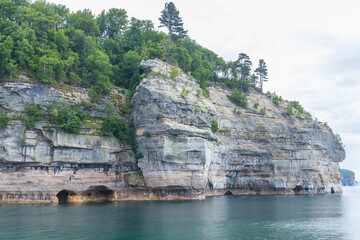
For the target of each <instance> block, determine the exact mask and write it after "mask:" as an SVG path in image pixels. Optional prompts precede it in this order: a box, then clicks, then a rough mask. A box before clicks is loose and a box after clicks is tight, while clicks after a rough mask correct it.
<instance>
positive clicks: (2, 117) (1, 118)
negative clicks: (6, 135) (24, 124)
mask: <svg viewBox="0 0 360 240" xmlns="http://www.w3.org/2000/svg"><path fill="white" fill-rule="evenodd" d="M9 121H10V117H9V116H8V114H7V112H1V113H0V129H1V130H4V129H5V128H6V127H7V125H8V122H9Z"/></svg>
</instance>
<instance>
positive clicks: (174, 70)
mask: <svg viewBox="0 0 360 240" xmlns="http://www.w3.org/2000/svg"><path fill="white" fill-rule="evenodd" d="M169 75H170V78H171V79H172V80H174V81H176V79H177V77H178V76H179V69H178V68H177V67H174V66H171V67H170V72H169Z"/></svg>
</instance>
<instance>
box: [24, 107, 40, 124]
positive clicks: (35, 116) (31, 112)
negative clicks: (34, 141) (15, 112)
mask: <svg viewBox="0 0 360 240" xmlns="http://www.w3.org/2000/svg"><path fill="white" fill-rule="evenodd" d="M25 114H26V117H25V126H26V127H34V126H35V122H37V121H40V120H42V118H43V117H44V115H45V108H44V107H42V106H39V105H36V104H33V105H29V106H26V107H25Z"/></svg>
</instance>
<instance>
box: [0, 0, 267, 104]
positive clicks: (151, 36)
mask: <svg viewBox="0 0 360 240" xmlns="http://www.w3.org/2000/svg"><path fill="white" fill-rule="evenodd" d="M159 21H160V26H162V27H166V28H167V30H168V34H165V33H162V32H158V31H156V30H155V29H154V24H153V23H152V22H151V21H149V20H140V19H136V18H129V17H128V14H127V12H126V10H125V9H117V8H112V9H110V10H108V11H102V12H101V13H100V14H99V15H98V16H96V15H94V14H93V13H92V12H91V11H90V10H87V9H84V10H81V11H76V12H71V11H70V10H69V9H68V8H66V6H63V5H56V4H53V3H48V2H46V1H44V0H41V1H35V2H33V3H32V2H30V1H26V0H20V1H19V0H17V1H11V0H0V79H9V78H17V75H18V73H26V74H28V75H30V77H32V78H33V79H37V80H38V81H40V82H42V83H45V84H56V83H60V82H65V83H67V84H77V85H83V86H87V87H89V89H90V90H89V95H91V96H92V99H93V100H96V98H97V97H99V96H101V95H103V94H106V93H107V92H109V89H110V88H111V86H113V85H116V86H120V87H123V88H126V89H130V90H134V89H135V88H136V86H137V85H138V84H139V83H140V81H141V78H142V77H143V72H142V69H141V66H140V61H141V60H143V59H144V60H147V59H155V58H158V59H161V60H167V61H168V62H169V63H171V64H172V65H175V66H178V67H180V68H181V69H182V70H183V71H184V72H186V73H190V74H191V75H192V76H193V77H194V78H195V79H196V80H197V81H198V82H199V84H200V86H201V88H202V89H203V90H204V94H206V92H207V90H206V88H207V86H208V85H209V83H210V82H219V83H222V84H224V85H226V86H227V87H229V88H230V89H233V88H237V89H239V90H242V91H247V89H248V88H249V86H250V85H252V86H255V84H256V80H257V79H256V76H255V75H251V61H250V58H249V57H248V56H247V55H246V54H244V53H241V54H239V58H238V59H237V61H234V62H232V61H230V62H227V61H225V60H224V59H223V58H221V57H219V56H218V55H217V54H216V53H214V52H212V51H211V50H209V49H206V48H204V47H202V46H200V45H199V44H197V43H196V41H195V40H193V39H191V38H190V37H189V36H187V31H185V30H184V28H183V22H182V19H181V17H180V16H179V11H178V10H177V9H176V7H175V4H174V3H173V2H169V3H166V4H165V8H164V10H163V11H162V12H161V16H160V18H159ZM164 46H168V48H167V47H165V48H164ZM262 61H263V60H262ZM261 66H263V67H261ZM261 66H260V68H259V70H258V71H255V73H257V74H258V76H259V78H260V80H261V81H260V82H261V86H262V81H264V80H265V79H266V73H267V72H266V66H265V62H263V64H262V65H261ZM264 66H265V71H264V70H263V69H264ZM239 78H240V80H241V81H239Z"/></svg>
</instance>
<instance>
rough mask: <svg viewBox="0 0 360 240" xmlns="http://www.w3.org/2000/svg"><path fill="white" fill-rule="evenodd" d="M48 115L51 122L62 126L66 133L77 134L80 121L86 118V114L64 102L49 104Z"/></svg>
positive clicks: (79, 129) (79, 128)
mask: <svg viewBox="0 0 360 240" xmlns="http://www.w3.org/2000/svg"><path fill="white" fill-rule="evenodd" d="M49 115H50V117H51V120H52V121H53V122H55V123H57V124H60V125H62V127H63V128H64V131H65V132H67V133H79V132H80V131H81V125H82V121H83V120H84V119H85V117H86V114H85V113H84V112H83V111H82V110H81V109H80V108H78V107H76V106H71V105H70V104H68V103H67V102H65V101H59V102H57V103H53V104H51V105H50V108H49Z"/></svg>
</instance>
